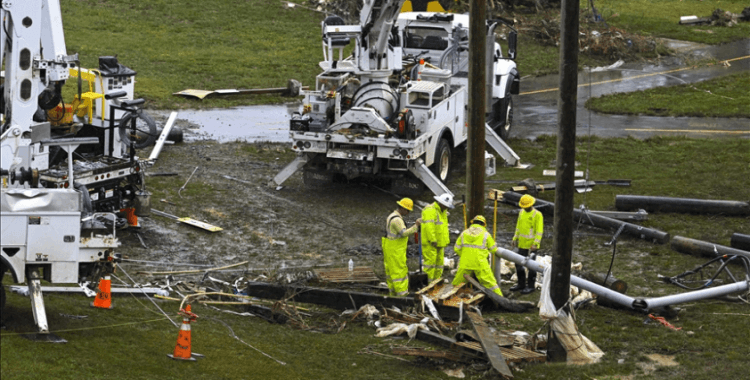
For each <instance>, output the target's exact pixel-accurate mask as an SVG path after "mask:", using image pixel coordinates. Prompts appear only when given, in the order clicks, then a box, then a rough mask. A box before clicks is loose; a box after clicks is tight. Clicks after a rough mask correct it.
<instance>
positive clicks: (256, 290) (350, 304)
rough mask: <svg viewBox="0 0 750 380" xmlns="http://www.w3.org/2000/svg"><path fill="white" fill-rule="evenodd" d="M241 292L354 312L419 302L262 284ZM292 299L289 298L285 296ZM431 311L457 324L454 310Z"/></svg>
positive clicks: (399, 298) (411, 304) (457, 315)
mask: <svg viewBox="0 0 750 380" xmlns="http://www.w3.org/2000/svg"><path fill="white" fill-rule="evenodd" d="M245 292H246V293H247V295H248V296H253V297H258V298H265V299H286V298H290V299H294V300H295V301H296V302H302V303H312V304H316V305H324V306H328V307H330V308H332V309H339V310H342V309H348V308H354V309H357V308H359V307H361V306H363V305H366V304H370V305H373V306H383V307H393V306H396V307H398V308H399V309H402V310H403V309H406V308H409V307H416V306H417V305H418V304H419V303H420V302H417V300H415V299H414V298H409V297H387V296H383V295H381V294H374V293H363V292H353V291H345V290H339V289H322V288H313V287H306V286H298V285H287V286H283V285H275V284H268V283H264V282H253V281H248V282H247V288H246V289H245ZM290 294H291V295H292V296H291V297H289V295H290ZM434 306H435V309H437V312H438V313H439V314H440V316H442V317H443V318H444V319H451V320H458V319H459V318H460V316H459V312H460V311H459V309H458V308H456V307H451V306H445V305H440V304H435V305H434Z"/></svg>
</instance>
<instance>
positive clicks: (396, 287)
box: [382, 198, 422, 296]
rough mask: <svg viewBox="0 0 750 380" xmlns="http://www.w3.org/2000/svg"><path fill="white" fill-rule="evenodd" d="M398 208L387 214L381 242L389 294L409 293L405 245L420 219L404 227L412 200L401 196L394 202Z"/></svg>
mask: <svg viewBox="0 0 750 380" xmlns="http://www.w3.org/2000/svg"><path fill="white" fill-rule="evenodd" d="M396 204H398V209H396V211H394V212H392V213H391V214H390V215H388V219H387V221H386V224H385V231H386V233H385V236H384V237H383V238H382V244H383V265H384V267H385V281H386V283H387V284H388V290H389V291H390V295H391V296H405V295H407V294H409V268H408V267H407V266H406V246H407V245H408V243H409V236H411V235H412V234H414V233H416V232H417V230H418V228H419V224H420V223H421V222H422V220H421V219H417V221H416V223H414V225H413V226H411V227H409V228H406V223H404V216H405V215H407V214H408V213H410V212H411V210H412V209H414V202H413V201H412V200H411V199H409V198H403V199H401V200H400V201H398V202H396Z"/></svg>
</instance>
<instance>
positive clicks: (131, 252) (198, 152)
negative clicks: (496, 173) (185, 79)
mask: <svg viewBox="0 0 750 380" xmlns="http://www.w3.org/2000/svg"><path fill="white" fill-rule="evenodd" d="M686 51H689V52H688V53H686V54H689V55H688V56H687V57H688V58H685V57H686V56H683V58H681V59H679V60H676V61H674V62H666V63H664V64H663V65H662V66H648V65H646V66H644V65H643V64H640V65H625V66H621V67H619V68H618V70H606V71H601V72H596V73H592V75H596V78H592V79H591V81H592V82H606V81H610V80H614V79H623V78H625V79H627V78H628V77H637V78H635V79H634V80H633V81H616V82H612V83H613V84H611V85H605V84H604V83H602V84H601V85H599V87H598V89H596V90H595V94H596V95H600V94H602V93H606V92H612V91H615V90H617V91H633V90H636V89H641V88H648V87H653V86H659V85H665V84H667V83H665V82H664V81H666V80H673V78H672V79H670V78H669V77H665V76H663V75H648V74H649V73H654V72H658V71H663V70H665V69H666V68H668V67H679V65H680V64H684V63H685V62H686V61H685V59H689V57H694V59H699V58H701V57H703V58H705V57H715V58H717V59H727V58H730V57H738V56H742V54H745V55H747V54H748V53H750V40H745V41H740V42H737V43H734V44H729V45H722V46H719V47H701V46H691V47H689V48H686ZM738 54H739V55H738ZM696 57H697V58H696ZM747 65H750V60H748V59H743V60H739V61H735V62H734V63H733V64H732V66H730V67H729V68H727V67H725V66H722V67H709V68H705V70H708V71H707V72H704V71H701V72H697V73H693V72H691V71H687V72H680V73H678V74H679V76H680V78H678V79H679V80H678V81H697V80H701V79H705V78H706V77H710V76H717V75H723V74H724V72H725V71H726V72H729V71H731V72H733V70H736V69H738V68H740V69H742V68H746V67H747ZM678 74H675V75H678ZM579 79H580V80H581V82H582V83H585V82H588V81H589V79H588V78H586V77H581V78H579ZM525 83H526V85H524V88H525V90H524V91H530V92H533V91H536V90H543V89H545V88H551V87H554V86H555V85H556V83H557V82H556V77H542V78H529V79H528V80H526V82H525ZM604 87H606V88H604ZM603 88H604V89H603ZM587 92H588V91H587V90H586V89H580V90H579V98H581V102H580V103H581V104H583V102H584V101H585V97H586V96H588V94H587ZM556 96H557V95H556V92H554V91H544V92H538V93H534V94H527V95H523V94H522V95H520V96H519V101H518V102H517V103H516V110H517V118H516V122H517V123H516V125H515V127H514V131H513V135H514V136H513V137H522V138H529V139H532V140H533V139H535V138H536V137H537V136H539V135H544V134H554V131H555V128H556V127H555V125H556V106H555V104H554V103H555V99H556ZM298 107H299V104H298V103H290V104H287V105H271V106H258V107H244V108H236V109H229V110H203V111H192V110H188V111H180V113H179V116H178V118H177V122H176V125H177V127H179V128H181V129H182V130H183V131H184V132H185V140H186V141H187V142H186V143H179V144H175V145H171V146H167V147H166V148H165V149H164V151H163V152H162V154H161V157H160V158H159V160H158V162H157V163H156V165H155V166H154V167H152V168H150V169H149V172H151V173H157V172H177V173H178V174H179V175H178V176H174V177H148V178H147V186H148V190H149V191H151V192H152V193H153V195H152V200H151V203H152V207H153V208H154V209H158V210H162V211H165V212H167V213H170V214H173V215H177V216H180V217H185V216H189V217H192V218H194V219H197V220H200V221H205V222H208V223H211V224H214V225H217V226H219V227H222V228H223V229H224V231H222V232H218V233H211V232H207V231H204V230H201V229H198V228H195V227H191V226H188V225H184V224H179V223H177V222H174V221H172V220H169V219H166V218H163V217H159V216H155V215H152V216H151V217H148V218H142V219H141V222H142V228H141V229H140V231H137V232H136V231H125V232H123V233H121V235H120V237H121V239H122V241H123V246H122V247H121V249H120V252H122V253H123V254H125V255H127V256H129V257H130V258H131V259H133V260H143V261H154V262H157V263H159V264H158V265H159V267H164V266H167V267H168V266H172V267H174V268H176V267H177V266H176V264H179V263H191V264H198V265H211V266H221V265H226V264H231V263H236V262H241V261H245V260H249V261H250V264H249V265H248V266H247V267H248V269H251V270H253V271H254V273H260V272H263V271H266V272H275V271H278V270H279V269H281V268H286V269H290V270H296V269H299V270H302V269H305V268H310V267H314V266H325V267H329V266H340V267H345V266H346V264H347V262H348V260H349V259H350V258H351V259H353V260H354V262H355V265H368V266H372V267H373V268H374V269H375V270H376V272H377V273H379V274H382V256H381V254H382V253H381V250H380V236H381V235H382V233H383V229H384V226H383V224H384V218H385V217H386V216H387V215H388V214H389V213H390V212H391V211H393V210H394V209H395V208H396V205H395V201H396V200H398V199H399V198H398V197H397V196H396V195H394V194H391V193H389V192H387V191H386V190H384V189H387V188H388V187H387V184H378V183H356V182H355V183H348V184H336V185H335V186H332V187H328V188H323V189H311V188H307V187H305V185H304V184H303V183H302V180H301V175H299V174H296V175H294V176H292V177H291V178H290V179H289V180H287V182H286V183H285V184H284V188H283V189H281V190H276V189H275V188H274V187H271V186H269V185H268V183H269V181H270V180H271V179H272V178H273V176H274V175H275V174H276V173H278V172H279V171H280V170H281V169H282V168H283V167H284V165H286V164H287V163H288V162H290V161H291V160H292V159H293V157H294V154H293V152H291V151H290V150H289V146H288V144H285V143H284V142H285V141H286V140H287V139H288V134H287V132H286V131H287V129H286V128H287V125H288V120H289V116H290V115H291V113H292V112H294V111H296V110H297V108H298ZM579 111H581V110H579ZM153 114H154V116H155V119H156V121H157V124H159V125H162V124H163V123H164V122H165V121H166V118H167V116H168V112H153ZM578 117H579V119H586V118H587V116H586V114H584V113H583V112H579V115H578ZM586 121H587V120H586ZM592 125H594V127H593V128H592V132H591V133H592V134H594V135H602V136H607V137H611V136H632V135H636V137H638V134H637V133H636V132H635V130H636V129H639V128H640V129H649V131H647V132H645V134H643V135H641V136H640V137H651V136H652V135H653V133H654V132H653V131H651V130H650V129H653V128H655V127H663V128H665V130H666V129H669V128H676V129H684V128H685V127H690V128H692V129H702V130H707V129H722V130H725V129H730V127H731V126H734V127H731V128H735V129H743V128H744V130H747V123H746V120H736V119H721V120H702V119H700V120H699V119H698V118H658V117H638V116H612V115H595V116H594V118H593V119H592ZM578 133H579V134H582V133H583V134H586V133H589V131H588V130H587V129H586V128H584V127H579V130H578ZM667 134H668V133H667ZM708 136H716V134H708ZM695 137H699V136H695ZM740 137H750V136H748V135H742V136H740ZM148 153H149V152H148V150H146V151H144V152H141V154H140V155H141V156H143V157H146V156H148ZM461 154H462V153H461V152H459V154H458V155H457V157H455V160H454V162H456V163H457V165H455V169H454V173H453V179H452V180H451V181H450V182H449V184H448V186H449V188H450V189H451V191H453V192H454V193H455V194H463V193H465V184H464V179H463V176H464V173H465V170H464V168H463V167H462V166H464V165H465V164H464V160H465V158H463V157H461ZM535 164H539V163H535ZM196 167H197V168H198V169H197V171H196V172H195V175H194V176H193V177H192V178H191V179H190V181H189V182H188V183H187V185H186V186H185V187H184V190H182V191H180V192H179V194H178V190H179V189H180V188H181V187H182V186H183V185H184V184H185V182H186V181H187V180H188V178H189V176H190V173H191V172H192V171H193V170H194V169H195V168H196ZM162 200H163V201H162ZM415 200H416V201H418V203H419V202H422V204H427V203H431V202H432V195H431V194H430V193H429V192H425V193H424V194H422V196H420V197H415ZM490 206H491V205H490V204H489V203H488V207H490ZM513 209H514V208H513V207H511V206H506V205H502V204H501V205H500V214H499V216H498V227H497V228H498V242H499V244H500V245H504V246H506V247H507V246H508V245H509V239H510V237H511V236H512V232H513V228H514V223H515V215H514V214H512V212H513ZM491 213H492V210H491V208H490V209H489V210H488V212H487V213H486V215H487V216H490V215H491ZM418 216H419V215H418V212H414V213H412V214H411V215H409V216H408V217H407V218H406V219H407V221H414V220H415V219H416V218H417V217H418ZM450 223H451V230H453V231H455V233H454V234H453V236H452V238H453V240H455V237H456V234H457V233H458V231H459V230H460V229H461V228H462V227H463V215H462V211H461V210H460V209H458V208H457V209H455V210H454V211H453V212H452V213H451V216H450ZM548 224H550V225H551V220H550V221H548ZM547 231H551V228H548V229H547ZM580 233H581V236H582V237H583V239H581V240H580V241H579V242H578V243H577V244H580V246H579V247H577V248H576V249H577V250H580V251H582V252H593V251H598V250H601V246H599V245H598V244H599V243H600V242H601V241H603V240H609V239H608V238H607V237H609V236H611V234H610V233H609V232H604V231H600V230H594V229H588V230H587V229H586V228H583V229H582V230H581V232H580ZM137 234H139V235H140V237H141V238H142V239H143V243H144V244H145V246H146V247H148V248H144V244H141V242H140V240H139V239H138V236H137ZM586 236H593V238H592V239H586V238H585V237H586ZM546 239H547V240H548V241H549V242H550V243H549V244H548V245H547V246H548V247H549V245H551V235H548V237H547V238H546ZM592 240H593V241H596V243H591V242H590V241H592ZM587 241H588V242H587ZM631 249H633V250H634V251H635V252H634V253H632V254H633V255H636V256H637V255H638V254H637V252H641V254H643V255H647V254H649V253H648V252H649V250H650V246H649V245H648V244H642V243H640V242H634V243H633V247H632V248H631ZM451 253H452V249H450V248H449V249H448V254H451ZM410 255H411V258H410V264H409V265H410V268H411V269H412V270H414V269H416V268H417V267H418V261H417V260H418V259H417V256H418V255H417V247H416V245H412V246H411V248H410ZM581 259H582V260H583V261H586V260H589V259H587V258H586V255H582V258H581ZM597 260H598V259H595V258H591V259H590V261H591V262H594V261H597ZM142 264H143V263H140V264H139V265H142ZM127 265H128V266H133V265H135V263H132V262H131V263H128V264H127ZM142 269H145V268H142ZM148 269H149V270H154V267H150V268H148ZM233 274H236V273H235V272H228V273H227V275H233Z"/></svg>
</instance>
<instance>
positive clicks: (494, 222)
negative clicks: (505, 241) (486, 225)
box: [490, 190, 497, 270]
mask: <svg viewBox="0 0 750 380" xmlns="http://www.w3.org/2000/svg"><path fill="white" fill-rule="evenodd" d="M494 213H495V215H494V216H493V218H492V238H493V239H495V244H497V190H495V211H494ZM490 257H492V269H493V270H494V269H495V255H490Z"/></svg>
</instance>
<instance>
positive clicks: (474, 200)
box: [466, 0, 487, 220]
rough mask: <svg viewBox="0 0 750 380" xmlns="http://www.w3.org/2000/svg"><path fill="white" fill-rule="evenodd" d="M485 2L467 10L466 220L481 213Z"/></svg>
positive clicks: (482, 188)
mask: <svg viewBox="0 0 750 380" xmlns="http://www.w3.org/2000/svg"><path fill="white" fill-rule="evenodd" d="M486 19H487V1H486V0H473V1H472V2H471V6H470V9H469V20H470V21H469V93H468V94H467V96H468V97H469V117H468V120H466V122H468V124H469V131H468V132H469V133H468V135H469V138H468V141H467V144H466V148H467V150H468V152H467V153H466V161H467V162H466V192H467V194H468V198H469V199H468V206H467V212H468V219H469V220H471V219H473V218H474V217H475V216H477V215H483V214H484V138H485V135H484V124H485V115H484V114H485V109H486V104H485V102H486V100H485V96H484V91H485V81H486V77H485V76H486V69H485V59H486V57H485V52H486V50H487V46H486V41H487V39H486V34H487V32H486V29H487V27H486V22H485V20H486Z"/></svg>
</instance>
